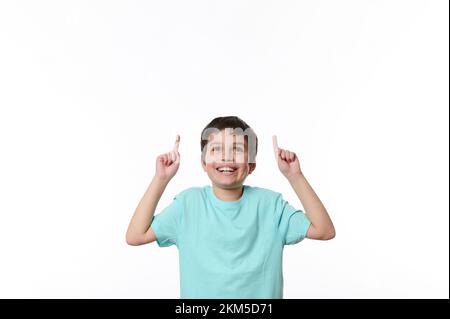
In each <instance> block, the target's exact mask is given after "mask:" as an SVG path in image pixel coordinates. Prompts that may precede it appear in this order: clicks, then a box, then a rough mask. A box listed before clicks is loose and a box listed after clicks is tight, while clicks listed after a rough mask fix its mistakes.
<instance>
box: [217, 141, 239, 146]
mask: <svg viewBox="0 0 450 319" xmlns="http://www.w3.org/2000/svg"><path fill="white" fill-rule="evenodd" d="M222 144H223V143H219V142H212V143H209V146H213V145H222ZM233 144H234V145H240V146H245V144H244V143H242V142H233Z"/></svg>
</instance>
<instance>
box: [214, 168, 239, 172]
mask: <svg viewBox="0 0 450 319" xmlns="http://www.w3.org/2000/svg"><path fill="white" fill-rule="evenodd" d="M217 170H218V171H219V172H234V171H235V169H234V168H231V167H219V168H218V169H217Z"/></svg>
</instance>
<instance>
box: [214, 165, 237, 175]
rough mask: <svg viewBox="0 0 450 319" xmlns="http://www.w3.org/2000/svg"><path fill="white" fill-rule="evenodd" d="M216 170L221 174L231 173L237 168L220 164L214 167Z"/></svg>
mask: <svg viewBox="0 0 450 319" xmlns="http://www.w3.org/2000/svg"><path fill="white" fill-rule="evenodd" d="M216 171H218V172H219V173H220V174H222V175H232V174H234V173H235V172H236V171H237V169H236V168H234V167H230V166H220V167H217V168H216Z"/></svg>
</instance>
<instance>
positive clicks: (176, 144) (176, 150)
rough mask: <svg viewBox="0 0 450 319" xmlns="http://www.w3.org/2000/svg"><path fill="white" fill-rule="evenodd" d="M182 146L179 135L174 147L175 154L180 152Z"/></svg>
mask: <svg viewBox="0 0 450 319" xmlns="http://www.w3.org/2000/svg"><path fill="white" fill-rule="evenodd" d="M179 145H180V135H177V137H176V139H175V145H174V146H173V150H174V151H175V152H178V146H179Z"/></svg>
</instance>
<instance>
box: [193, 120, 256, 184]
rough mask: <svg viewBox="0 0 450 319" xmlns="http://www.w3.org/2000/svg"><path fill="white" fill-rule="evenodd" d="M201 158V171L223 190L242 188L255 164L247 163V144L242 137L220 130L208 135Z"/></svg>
mask: <svg viewBox="0 0 450 319" xmlns="http://www.w3.org/2000/svg"><path fill="white" fill-rule="evenodd" d="M205 148H206V149H205V150H204V152H203V153H204V157H202V166H203V170H204V171H205V172H206V173H207V174H208V176H209V178H210V179H211V181H212V183H213V184H214V185H215V186H217V187H220V188H223V189H233V188H239V187H242V185H243V183H244V181H245V178H246V177H247V176H248V175H249V174H251V173H252V172H253V170H254V169H255V167H256V163H249V162H248V143H247V141H246V140H245V138H244V135H236V134H234V133H233V132H230V131H227V130H226V129H225V130H222V131H219V132H217V133H212V134H210V135H209V139H208V144H207V145H206V146H205Z"/></svg>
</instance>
